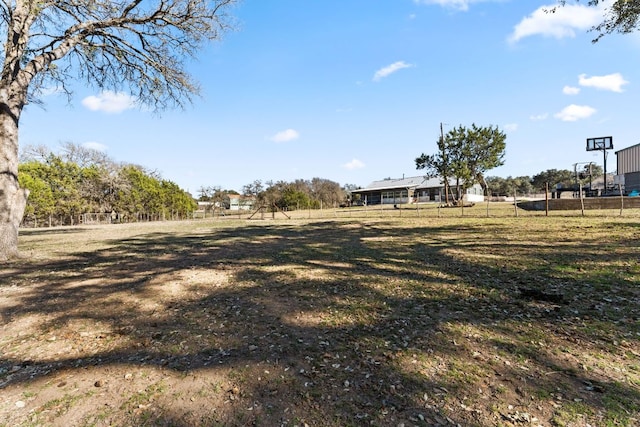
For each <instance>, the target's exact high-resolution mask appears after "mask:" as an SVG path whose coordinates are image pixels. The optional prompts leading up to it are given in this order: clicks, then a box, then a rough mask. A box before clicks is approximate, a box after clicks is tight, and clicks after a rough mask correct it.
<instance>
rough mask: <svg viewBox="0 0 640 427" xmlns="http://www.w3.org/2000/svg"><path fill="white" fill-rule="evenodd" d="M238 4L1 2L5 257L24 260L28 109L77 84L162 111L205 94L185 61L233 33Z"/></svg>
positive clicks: (223, 0) (0, 193) (1, 237)
mask: <svg viewBox="0 0 640 427" xmlns="http://www.w3.org/2000/svg"><path fill="white" fill-rule="evenodd" d="M234 3H235V0H162V1H142V0H129V1H125V0H122V1H109V0H94V1H76V0H61V1H32V0H30V1H22V0H21V1H2V2H0V34H2V35H3V36H4V43H3V46H2V53H0V62H1V70H2V71H0V159H2V170H1V171H0V258H8V257H11V256H14V255H16V254H17V252H18V227H19V224H20V221H21V219H22V216H23V213H24V209H25V207H26V202H27V201H26V198H27V195H28V193H27V192H26V191H25V190H24V189H23V188H21V187H20V185H19V182H18V145H19V144H18V135H19V132H18V127H19V123H20V116H21V113H22V110H23V109H24V107H25V105H27V104H28V103H32V104H33V103H37V102H38V97H39V96H40V95H41V94H42V93H43V92H44V91H45V90H46V89H49V88H56V89H60V90H62V91H63V92H66V93H67V94H68V95H70V94H71V91H70V88H69V86H68V84H67V82H68V81H69V80H71V79H73V78H76V77H77V78H79V79H81V80H82V81H83V82H85V83H88V84H90V85H91V84H92V85H94V86H95V87H97V88H99V89H111V90H115V91H120V90H126V91H128V92H130V93H132V94H133V95H134V96H136V98H137V100H138V102H139V103H140V104H146V105H148V106H150V107H152V108H156V109H162V108H165V107H168V106H172V105H182V104H183V103H184V102H185V101H188V100H189V99H191V97H192V96H193V95H195V94H197V93H198V86H197V84H196V83H195V82H194V81H193V80H192V79H191V78H190V76H189V75H188V74H187V73H186V72H185V70H184V64H186V63H188V61H185V60H184V59H185V58H189V57H192V56H194V55H195V53H196V52H197V51H198V50H199V48H200V47H201V46H202V45H203V44H204V42H206V41H208V40H215V39H219V37H220V34H221V32H222V31H224V30H225V29H226V28H228V27H229V24H228V23H229V20H228V19H227V18H226V15H225V12H226V10H227V9H228V7H229V6H230V5H232V4H234Z"/></svg>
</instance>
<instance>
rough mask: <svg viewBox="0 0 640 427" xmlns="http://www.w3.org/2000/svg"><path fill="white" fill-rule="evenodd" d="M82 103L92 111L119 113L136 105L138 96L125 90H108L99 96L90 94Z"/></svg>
mask: <svg viewBox="0 0 640 427" xmlns="http://www.w3.org/2000/svg"><path fill="white" fill-rule="evenodd" d="M82 105H84V106H85V107H86V108H88V109H89V110H91V111H102V112H105V113H111V114H117V113H121V112H123V111H125V110H129V109H131V108H134V107H135V106H136V98H134V97H132V96H131V95H127V94H126V93H124V92H117V93H116V92H113V91H110V90H106V91H104V92H102V93H100V95H98V96H93V95H92V96H88V97H86V98H85V99H83V100H82Z"/></svg>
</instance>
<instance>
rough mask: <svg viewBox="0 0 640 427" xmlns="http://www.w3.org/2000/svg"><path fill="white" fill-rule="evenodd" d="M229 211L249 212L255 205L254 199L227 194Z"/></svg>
mask: <svg viewBox="0 0 640 427" xmlns="http://www.w3.org/2000/svg"><path fill="white" fill-rule="evenodd" d="M228 197H229V210H230V211H250V210H253V207H254V205H255V204H256V199H255V197H250V196H243V195H241V194H229V196H228Z"/></svg>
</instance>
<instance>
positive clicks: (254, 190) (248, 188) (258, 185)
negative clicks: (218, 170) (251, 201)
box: [242, 179, 264, 203]
mask: <svg viewBox="0 0 640 427" xmlns="http://www.w3.org/2000/svg"><path fill="white" fill-rule="evenodd" d="M263 192H264V185H262V181H261V180H259V179H256V180H255V181H253V182H251V183H249V184H246V185H244V186H243V187H242V195H243V196H245V197H252V198H255V199H256V200H257V201H258V202H259V203H262V201H263V200H262V199H263V198H264V194H263Z"/></svg>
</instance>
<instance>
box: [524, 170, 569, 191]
mask: <svg viewBox="0 0 640 427" xmlns="http://www.w3.org/2000/svg"><path fill="white" fill-rule="evenodd" d="M574 182H575V174H574V173H573V172H572V171H570V170H566V169H560V170H558V169H547V170H546V171H544V172H540V173H539V174H537V175H534V176H533V177H532V178H531V184H532V185H533V187H534V188H535V189H536V190H537V191H541V192H544V191H545V188H546V185H547V184H549V188H550V189H553V188H556V186H558V185H561V186H562V187H571V186H572V185H573V183H574Z"/></svg>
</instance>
